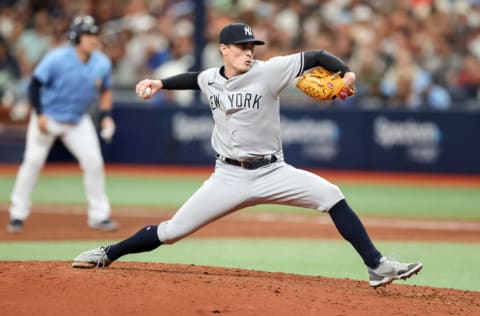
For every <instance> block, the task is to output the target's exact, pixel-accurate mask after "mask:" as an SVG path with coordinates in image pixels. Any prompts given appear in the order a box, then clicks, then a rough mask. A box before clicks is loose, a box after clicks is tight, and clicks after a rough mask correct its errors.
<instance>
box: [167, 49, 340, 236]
mask: <svg viewBox="0 0 480 316" xmlns="http://www.w3.org/2000/svg"><path fill="white" fill-rule="evenodd" d="M302 70H303V53H298V54H293V55H288V56H279V57H275V58H272V59H270V60H268V61H259V60H254V62H253V64H252V66H251V67H250V69H249V71H247V72H245V73H243V74H240V75H237V76H234V77H232V78H230V79H226V78H225V77H224V76H222V75H221V73H220V71H221V70H220V68H211V69H207V70H205V71H203V72H201V73H200V74H199V76H198V84H199V86H200V89H201V90H202V92H203V93H204V94H205V96H206V97H207V99H208V103H209V105H210V108H211V110H212V115H213V118H214V121H215V126H214V129H213V132H212V140H211V141H212V146H213V148H214V149H215V151H216V152H217V153H218V159H217V161H216V166H215V171H214V173H213V174H212V175H211V176H210V178H209V179H208V180H207V181H205V182H204V184H203V185H202V186H201V187H200V188H199V190H198V191H197V192H195V194H193V196H192V197H190V199H189V200H188V201H187V202H186V203H185V204H184V205H183V206H182V207H181V208H180V209H179V210H178V212H177V213H176V214H175V215H174V216H173V217H172V218H171V219H170V220H168V221H165V222H162V223H161V224H160V225H159V226H158V236H159V239H160V241H161V242H163V243H173V242H175V241H177V240H179V239H181V238H183V237H185V236H187V235H189V234H191V233H192V232H194V231H195V230H197V229H199V228H200V227H202V226H204V225H206V224H208V223H209V222H211V221H213V220H215V219H217V218H220V217H222V216H224V215H226V214H228V213H231V212H233V211H236V210H239V209H241V208H244V207H246V206H251V205H256V204H263V203H269V204H270V203H273V204H285V205H294V206H301V207H307V208H312V209H317V210H320V211H328V210H329V209H330V208H331V207H332V206H334V205H335V204H336V203H337V202H339V201H340V200H342V199H344V196H343V194H342V192H341V191H340V190H339V188H338V187H337V186H336V185H334V184H332V183H330V182H329V181H327V180H325V179H323V178H322V177H320V176H318V175H315V174H313V173H310V172H307V171H304V170H300V169H296V168H294V167H293V166H291V165H289V164H287V163H285V161H284V159H283V152H282V139H281V130H280V102H279V101H280V100H279V95H280V93H281V92H282V91H283V89H284V88H285V87H286V86H287V85H289V84H290V83H291V82H292V81H293V80H294V79H295V78H296V77H298V76H300V75H301V74H302ZM271 155H274V156H275V157H276V158H277V161H276V162H273V163H270V164H267V165H265V166H263V167H260V168H258V169H253V170H250V169H245V168H242V167H241V166H235V165H231V164H228V163H226V161H225V159H226V158H229V159H234V160H237V161H245V160H251V159H258V158H262V157H271Z"/></svg>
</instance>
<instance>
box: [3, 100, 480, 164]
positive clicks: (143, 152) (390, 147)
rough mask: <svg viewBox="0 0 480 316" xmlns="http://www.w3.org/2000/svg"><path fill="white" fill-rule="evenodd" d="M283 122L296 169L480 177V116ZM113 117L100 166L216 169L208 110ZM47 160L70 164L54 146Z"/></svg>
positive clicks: (122, 110) (351, 113)
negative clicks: (111, 136) (113, 125)
mask: <svg viewBox="0 0 480 316" xmlns="http://www.w3.org/2000/svg"><path fill="white" fill-rule="evenodd" d="M281 116H282V133H283V145H284V152H285V157H286V160H287V161H288V162H289V163H291V164H293V165H295V166H298V167H303V168H322V169H355V170H380V171H413V172H441V173H466V174H472V173H475V174H480V113H476V112H411V111H365V110H358V111H357V110H321V109H316V108H313V107H309V108H301V109H298V108H297V109H292V108H287V107H284V108H283V109H282V111H281ZM114 117H115V120H116V122H117V132H116V134H115V137H114V139H113V141H112V142H111V143H110V144H105V143H102V150H103V153H104V157H105V161H106V162H112V163H135V164H180V165H183V164H189V165H212V164H213V163H214V160H215V158H214V156H215V153H214V152H213V149H212V148H211V146H210V135H211V131H212V128H213V120H212V117H211V113H210V109H209V108H208V107H207V106H198V107H190V108H179V107H145V106H144V105H143V106H132V105H121V104H119V105H117V106H115V110H114ZM256 137H261V135H257V136H256ZM3 150H4V149H2V151H3ZM2 156H3V154H2ZM49 159H50V160H55V161H58V160H67V159H71V156H70V155H69V154H68V153H67V152H66V150H65V149H64V148H63V146H61V145H59V144H58V143H57V144H56V145H55V146H54V149H53V150H52V152H51V154H50V156H49ZM0 161H2V159H1V156H0Z"/></svg>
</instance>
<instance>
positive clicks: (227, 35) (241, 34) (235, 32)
mask: <svg viewBox="0 0 480 316" xmlns="http://www.w3.org/2000/svg"><path fill="white" fill-rule="evenodd" d="M241 43H254V44H255V45H264V44H265V42H264V41H260V40H257V39H255V36H254V35H253V31H252V28H251V27H250V26H248V25H247V24H245V23H232V24H229V25H227V26H225V27H224V28H223V29H222V30H221V31H220V44H241Z"/></svg>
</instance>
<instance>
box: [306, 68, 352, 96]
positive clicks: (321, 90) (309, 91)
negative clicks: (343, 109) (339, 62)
mask: <svg viewBox="0 0 480 316" xmlns="http://www.w3.org/2000/svg"><path fill="white" fill-rule="evenodd" d="M297 88H298V89H300V90H301V91H302V92H303V93H305V94H306V95H308V96H310V97H312V98H314V99H317V100H319V101H328V100H334V99H336V98H337V97H338V98H340V99H342V100H344V99H346V98H348V97H349V96H351V95H352V94H354V93H355V89H353V88H352V89H350V88H347V86H346V85H345V82H344V81H343V79H342V77H340V73H339V72H337V73H333V72H331V71H328V70H326V69H325V68H316V69H314V70H313V71H311V72H309V73H306V74H304V75H303V76H302V77H300V79H298V82H297Z"/></svg>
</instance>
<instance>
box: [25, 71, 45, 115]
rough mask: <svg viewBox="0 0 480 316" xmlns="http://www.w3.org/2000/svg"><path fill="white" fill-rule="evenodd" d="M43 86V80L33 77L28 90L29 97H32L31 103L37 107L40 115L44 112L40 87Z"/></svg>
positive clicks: (36, 110) (36, 109)
mask: <svg viewBox="0 0 480 316" xmlns="http://www.w3.org/2000/svg"><path fill="white" fill-rule="evenodd" d="M41 87H42V82H41V81H40V80H38V79H37V78H35V77H32V80H31V81H30V87H29V90H28V97H29V99H30V104H31V105H32V106H33V108H34V109H35V112H37V114H38V115H40V114H42V104H41V102H40V88H41Z"/></svg>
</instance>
